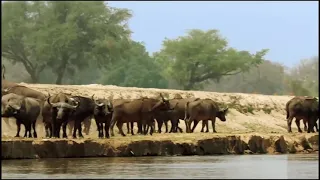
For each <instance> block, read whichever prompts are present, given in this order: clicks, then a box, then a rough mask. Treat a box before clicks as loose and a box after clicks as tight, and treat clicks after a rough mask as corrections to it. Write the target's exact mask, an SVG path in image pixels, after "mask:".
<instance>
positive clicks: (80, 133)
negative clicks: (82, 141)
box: [76, 121, 83, 138]
mask: <svg viewBox="0 0 320 180" xmlns="http://www.w3.org/2000/svg"><path fill="white" fill-rule="evenodd" d="M76 124H77V126H78V135H79V138H83V135H82V126H81V121H77V123H76Z"/></svg>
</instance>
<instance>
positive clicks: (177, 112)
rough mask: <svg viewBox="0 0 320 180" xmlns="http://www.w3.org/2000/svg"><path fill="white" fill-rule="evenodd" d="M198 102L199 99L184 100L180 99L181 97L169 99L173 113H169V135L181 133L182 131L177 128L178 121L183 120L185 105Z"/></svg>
mask: <svg viewBox="0 0 320 180" xmlns="http://www.w3.org/2000/svg"><path fill="white" fill-rule="evenodd" d="M197 100H200V99H199V98H184V99H182V97H177V98H175V99H171V100H170V101H169V102H170V107H173V109H174V110H173V111H171V112H170V113H169V117H170V120H171V129H170V133H171V132H178V130H179V131H180V132H182V129H181V128H180V127H179V126H178V125H179V121H180V119H181V120H184V118H185V107H186V104H187V103H188V102H193V101H197Z"/></svg>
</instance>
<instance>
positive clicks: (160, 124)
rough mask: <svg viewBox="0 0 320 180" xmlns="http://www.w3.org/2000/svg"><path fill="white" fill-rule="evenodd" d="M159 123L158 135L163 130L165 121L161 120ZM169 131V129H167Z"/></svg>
mask: <svg viewBox="0 0 320 180" xmlns="http://www.w3.org/2000/svg"><path fill="white" fill-rule="evenodd" d="M157 122H158V133H161V129H162V125H163V121H161V120H157ZM166 130H167V129H166Z"/></svg>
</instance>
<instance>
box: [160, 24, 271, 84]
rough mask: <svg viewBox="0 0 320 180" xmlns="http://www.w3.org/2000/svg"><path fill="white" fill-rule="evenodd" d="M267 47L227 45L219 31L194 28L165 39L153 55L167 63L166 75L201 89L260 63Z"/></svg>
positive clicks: (165, 64) (162, 62)
mask: <svg viewBox="0 0 320 180" xmlns="http://www.w3.org/2000/svg"><path fill="white" fill-rule="evenodd" d="M267 52H268V50H267V49H263V50H261V51H258V52H256V53H255V54H251V53H250V52H248V51H238V50H236V49H235V48H231V47H228V42H227V40H226V39H225V38H223V37H222V36H221V35H220V34H219V31H218V30H214V29H213V30H208V31H202V30H199V29H193V30H190V31H189V32H188V34H187V35H186V36H181V37H178V38H177V39H165V40H164V41H163V48H162V50H161V51H160V52H159V53H155V54H154V56H155V57H156V60H157V62H158V63H159V64H162V65H163V66H166V67H167V68H166V71H165V74H166V75H167V76H170V77H172V78H173V79H174V80H176V82H177V83H178V84H180V85H181V86H182V87H183V89H185V90H190V89H202V88H203V85H204V83H206V82H207V81H208V80H215V81H219V80H220V79H221V77H223V76H227V75H234V74H238V73H241V72H244V71H248V70H249V68H250V67H253V66H257V65H258V64H260V63H261V62H262V60H263V58H264V56H265V55H266V53H267Z"/></svg>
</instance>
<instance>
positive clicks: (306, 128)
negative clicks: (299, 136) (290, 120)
mask: <svg viewBox="0 0 320 180" xmlns="http://www.w3.org/2000/svg"><path fill="white" fill-rule="evenodd" d="M296 119H297V118H296ZM303 124H304V128H303V129H304V131H305V132H307V131H308V127H307V120H306V119H303Z"/></svg>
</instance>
